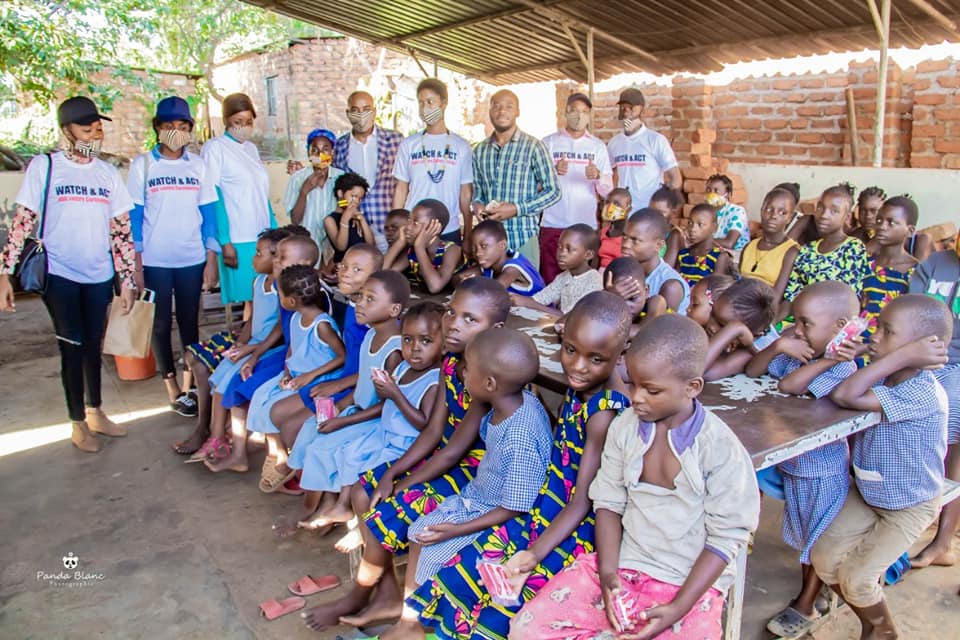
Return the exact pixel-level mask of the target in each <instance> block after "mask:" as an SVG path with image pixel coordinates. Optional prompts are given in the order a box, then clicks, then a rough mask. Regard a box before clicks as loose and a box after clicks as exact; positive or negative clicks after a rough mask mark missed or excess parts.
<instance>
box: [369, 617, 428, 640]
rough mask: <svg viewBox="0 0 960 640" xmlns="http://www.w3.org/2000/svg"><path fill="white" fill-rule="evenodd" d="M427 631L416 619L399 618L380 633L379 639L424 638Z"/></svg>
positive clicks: (409, 639)
mask: <svg viewBox="0 0 960 640" xmlns="http://www.w3.org/2000/svg"><path fill="white" fill-rule="evenodd" d="M426 637H427V633H426V632H425V631H424V630H423V625H421V624H420V623H419V622H417V621H416V620H401V621H400V622H398V623H397V624H395V625H393V626H392V627H390V628H389V629H387V630H386V631H385V632H383V633H381V634H380V640H424V639H425V638H426Z"/></svg>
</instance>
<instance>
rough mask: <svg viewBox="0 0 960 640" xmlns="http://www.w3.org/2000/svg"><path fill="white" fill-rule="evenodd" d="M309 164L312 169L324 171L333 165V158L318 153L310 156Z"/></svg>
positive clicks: (326, 154) (327, 154)
mask: <svg viewBox="0 0 960 640" xmlns="http://www.w3.org/2000/svg"><path fill="white" fill-rule="evenodd" d="M310 164H311V165H313V168H314V169H326V168H327V167H329V166H330V165H331V164H333V156H332V155H330V154H329V153H318V154H316V155H312V156H310Z"/></svg>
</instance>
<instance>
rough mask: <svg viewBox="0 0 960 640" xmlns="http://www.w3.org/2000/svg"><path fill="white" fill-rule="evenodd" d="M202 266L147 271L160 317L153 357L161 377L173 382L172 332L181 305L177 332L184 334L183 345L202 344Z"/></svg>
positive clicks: (155, 320) (156, 319) (146, 282)
mask: <svg viewBox="0 0 960 640" xmlns="http://www.w3.org/2000/svg"><path fill="white" fill-rule="evenodd" d="M205 265H206V263H204V262H201V263H200V264H195V265H193V266H190V267H179V268H177V269H168V268H166V267H147V266H144V267H143V284H144V286H146V288H147V289H152V290H153V291H155V292H156V293H157V297H156V300H155V302H156V305H157V309H156V315H155V316H154V318H153V355H154V357H156V359H157V366H158V367H159V368H160V375H162V376H163V377H164V378H170V377H172V376H173V375H174V374H175V373H176V365H175V364H174V362H173V347H172V345H171V343H170V331H171V330H172V328H173V305H172V301H173V300H174V299H176V303H177V328H178V329H179V330H180V345H181V347H182V348H186V346H187V345H189V344H193V343H194V342H199V341H200V329H199V328H198V326H197V323H198V321H199V315H200V290H201V289H202V288H203V268H204V266H205Z"/></svg>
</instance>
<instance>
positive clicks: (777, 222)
mask: <svg viewBox="0 0 960 640" xmlns="http://www.w3.org/2000/svg"><path fill="white" fill-rule="evenodd" d="M799 200H800V187H799V185H796V184H786V185H781V186H778V187H774V188H773V189H772V190H770V192H769V193H767V195H766V196H764V198H763V204H762V205H761V206H760V237H759V238H755V239H753V240H751V241H750V243H749V244H747V246H745V247H744V248H743V253H742V254H741V255H740V273H741V275H743V277H745V278H759V279H760V280H763V281H764V282H766V283H767V284H768V285H770V286H771V287H773V290H774V292H776V294H777V300H781V299H783V292H784V290H785V289H786V288H787V280H789V279H790V272H791V271H792V270H793V262H794V260H796V259H797V254H799V253H800V245H798V244H797V242H796V240H794V239H792V238H790V237H789V236H787V229H788V228H789V227H790V225H791V224H792V223H793V221H794V219H795V218H796V215H797V214H796V206H797V202H798V201H799Z"/></svg>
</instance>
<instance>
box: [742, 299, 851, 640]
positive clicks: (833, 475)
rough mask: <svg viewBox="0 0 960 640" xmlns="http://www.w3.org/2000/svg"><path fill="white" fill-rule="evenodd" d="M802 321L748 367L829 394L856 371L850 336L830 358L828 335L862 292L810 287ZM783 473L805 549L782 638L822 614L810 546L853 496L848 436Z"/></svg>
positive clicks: (794, 529)
mask: <svg viewBox="0 0 960 640" xmlns="http://www.w3.org/2000/svg"><path fill="white" fill-rule="evenodd" d="M793 310H794V311H793V315H794V318H795V319H796V325H795V326H794V328H793V333H792V335H785V336H783V337H781V338H779V339H778V340H776V341H775V342H774V343H773V344H771V345H770V346H769V347H767V348H766V349H764V350H763V351H761V352H760V353H759V354H757V355H756V356H755V357H754V358H753V359H752V360H751V361H750V363H749V364H748V365H747V375H750V376H754V377H756V376H760V375H763V374H764V373H769V374H770V375H771V376H773V377H774V378H776V379H778V380H779V381H780V384H779V389H780V391H782V392H784V393H790V394H794V395H811V396H813V397H814V398H824V397H826V396H827V395H829V394H830V392H831V391H833V389H834V388H835V387H836V386H837V385H838V384H840V383H841V382H843V381H844V380H845V379H846V378H848V377H849V376H850V375H851V374H853V372H855V371H856V370H857V365H856V364H855V363H854V362H853V357H854V356H855V355H856V345H854V344H853V343H850V342H846V343H845V344H844V345H843V346H842V347H841V351H840V353H838V354H836V355H831V356H825V355H824V352H825V350H826V348H827V345H828V344H829V343H830V341H831V340H832V339H833V338H834V336H836V335H837V334H838V332H839V331H840V330H841V329H843V326H844V325H845V324H846V323H847V322H848V321H849V320H851V319H854V318H856V317H857V315H858V314H859V312H860V305H859V302H858V300H857V295H856V294H855V293H854V292H853V289H851V288H850V287H849V286H847V285H845V284H843V283H842V282H836V281H827V282H818V283H815V284H811V285H809V286H807V287H806V288H805V289H804V290H803V291H801V292H800V295H799V296H797V297H796V298H795V299H794V301H793ZM777 469H778V470H779V471H780V473H781V475H782V476H783V493H784V510H783V530H782V531H783V540H784V542H786V543H787V544H788V545H790V546H791V547H793V548H794V549H797V550H798V551H800V563H801V565H802V574H803V577H802V584H803V587H802V588H801V590H800V594H799V595H798V596H797V597H796V598H795V599H794V600H792V601H791V602H790V603H789V605H787V607H786V608H785V609H784V610H783V611H781V612H780V613H778V614H777V615H776V616H774V617H773V619H771V620H770V622H768V623H767V629H768V630H769V631H770V632H771V633H773V634H774V635H777V636H784V637H790V638H793V637H798V636H801V635H803V634H804V633H805V632H806V631H807V630H808V629H809V628H810V626H811V625H812V623H813V621H814V620H815V619H816V618H818V617H819V614H818V612H817V610H816V608H815V606H814V603H815V602H816V599H817V596H818V595H819V593H820V589H821V588H822V587H823V583H822V582H820V580H819V579H818V578H817V576H816V574H815V573H814V571H813V568H812V567H811V566H810V549H812V548H813V545H814V543H815V542H816V541H817V539H818V538H819V537H820V535H821V534H822V533H823V532H824V531H825V530H826V529H827V527H829V526H830V523H831V522H833V519H834V518H835V517H836V516H837V514H838V513H840V509H841V507H843V502H844V500H846V498H847V487H848V485H849V476H850V473H849V469H850V453H849V450H848V448H847V441H846V439H840V440H837V441H835V442H831V443H829V444H826V445H824V446H822V447H819V448H817V449H814V450H813V451H808V452H807V453H804V454H801V455H799V456H797V457H796V458H792V459H790V460H787V461H786V462H783V463H781V464H780V465H778V467H777Z"/></svg>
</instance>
